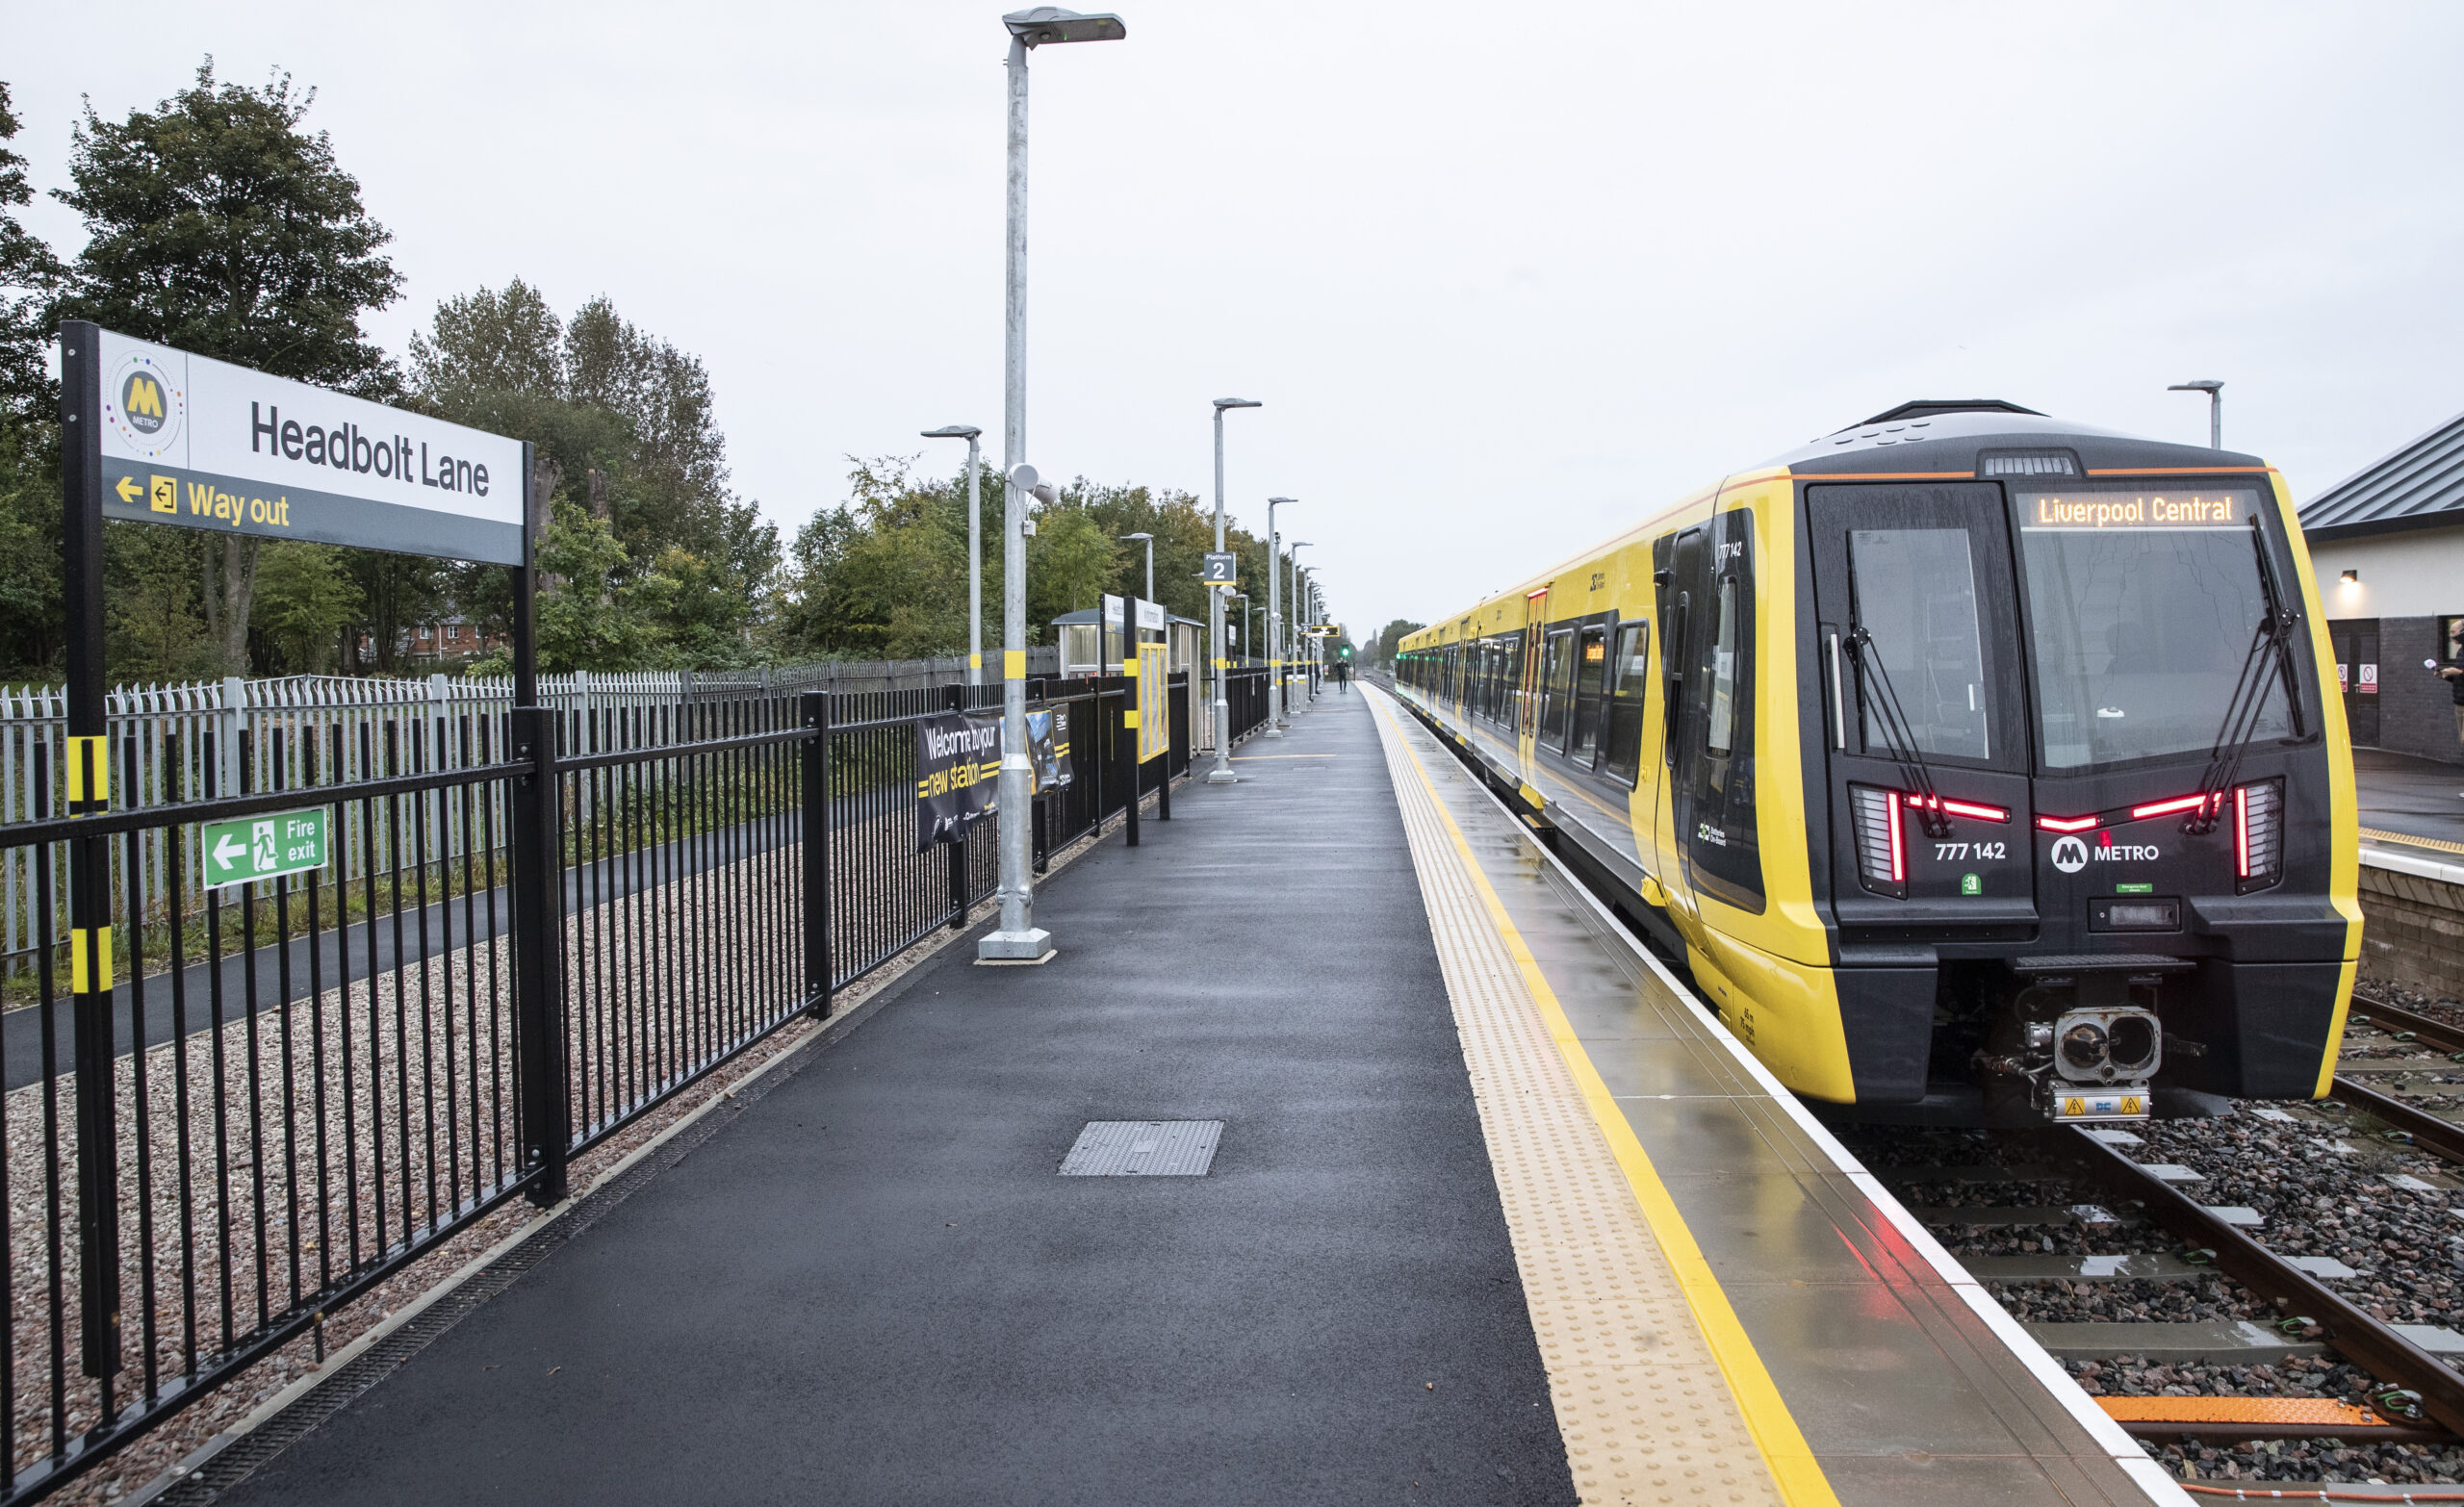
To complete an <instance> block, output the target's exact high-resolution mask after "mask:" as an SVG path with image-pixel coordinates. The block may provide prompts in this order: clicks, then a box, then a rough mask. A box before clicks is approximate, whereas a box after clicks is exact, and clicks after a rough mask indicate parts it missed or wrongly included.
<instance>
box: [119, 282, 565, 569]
mask: <svg viewBox="0 0 2464 1507" xmlns="http://www.w3.org/2000/svg"><path fill="white" fill-rule="evenodd" d="M95 356H96V361H95V370H96V373H97V377H98V386H99V389H100V391H99V392H97V393H95V394H93V395H91V396H90V403H91V405H92V407H91V411H92V412H93V414H94V416H95V422H94V423H93V425H92V436H93V437H92V439H91V440H90V441H89V442H88V443H89V444H90V445H91V446H92V447H93V453H94V455H95V457H96V460H97V462H98V470H99V473H100V482H101V489H102V495H103V516H104V517H105V518H116V519H122V520H126V521H129V522H133V523H143V524H178V525H180V526H181V527H184V528H203V529H211V530H213V531H214V532H217V533H223V534H254V535H258V536H260V537H263V538H268V539H313V540H316V541H318V542H320V543H322V544H335V545H351V546H356V547H358V548H360V549H389V550H393V551H395V552H397V553H400V554H424V555H435V556H439V557H442V558H445V559H453V560H481V561H486V562H488V563H490V564H495V565H519V564H521V563H522V509H523V481H524V476H523V461H522V443H521V442H520V441H518V440H508V439H504V438H502V437H501V436H498V435H493V434H485V433H482V432H480V431H479V430H476V429H467V428H464V427H463V426H462V425H460V424H457V423H447V422H445V421H443V420H440V419H430V418H427V417H425V416H424V415H421V414H414V413H407V412H404V411H403V410H401V409H398V408H388V407H386V406H385V405H384V404H382V403H372V402H369V401H368V400H366V399H365V398H358V397H347V396H343V395H342V394H340V393H332V392H327V391H326V390H324V389H322V388H316V387H310V386H308V385H307V384H306V383H304V382H293V381H288V380H286V379H284V378H282V377H276V376H268V375H267V374H265V373H264V372H262V371H253V370H249V369H248V368H246V367H236V366H233V365H231V364H230V363H229V362H225V361H216V360H213V359H212V358H210V357H206V356H198V355H192V354H190V353H189V352H187V351H184V350H175V349H173V348H172V347H170V346H168V345H151V344H149V343H147V342H144V341H140V340H132V339H130V338H128V337H127V336H124V335H115V334H113V333H112V332H111V331H109V330H103V331H100V332H99V334H98V338H97V340H96V344H95Z"/></svg>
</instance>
